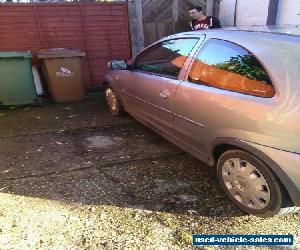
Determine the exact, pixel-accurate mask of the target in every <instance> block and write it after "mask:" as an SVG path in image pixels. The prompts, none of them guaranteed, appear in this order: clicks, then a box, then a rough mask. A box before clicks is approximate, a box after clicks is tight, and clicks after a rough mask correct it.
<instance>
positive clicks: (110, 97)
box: [105, 86, 125, 116]
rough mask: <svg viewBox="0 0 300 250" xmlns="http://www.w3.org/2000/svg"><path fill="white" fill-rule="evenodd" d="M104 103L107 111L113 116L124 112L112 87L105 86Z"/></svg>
mask: <svg viewBox="0 0 300 250" xmlns="http://www.w3.org/2000/svg"><path fill="white" fill-rule="evenodd" d="M105 97H106V103H107V105H108V108H109V111H110V113H111V114H112V115H113V116H121V115H124V114H125V111H124V108H123V106H122V104H121V102H120V99H119V98H118V96H117V94H116V92H115V91H114V90H113V88H112V87H110V86H107V87H106V89H105Z"/></svg>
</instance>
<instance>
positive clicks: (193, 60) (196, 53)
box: [183, 37, 277, 99]
mask: <svg viewBox="0 0 300 250" xmlns="http://www.w3.org/2000/svg"><path fill="white" fill-rule="evenodd" d="M210 40H219V41H223V42H228V43H231V44H234V45H236V46H238V47H240V48H242V49H244V50H246V51H247V52H249V53H251V54H252V55H253V56H254V57H255V59H256V60H257V61H258V62H259V63H260V64H261V65H262V67H263V69H264V70H265V71H266V73H267V74H268V76H269V78H270V80H271V86H272V87H273V89H274V95H273V96H257V95H253V94H250V93H244V92H240V91H235V90H231V89H224V88H221V87H220V88H219V87H215V86H209V85H207V84H205V83H195V82H191V81H189V73H190V71H191V69H192V67H193V65H194V62H195V61H196V58H197V55H198V54H199V53H200V52H201V51H202V50H203V47H204V46H205V45H206V44H207V43H208V42H209V41H210ZM183 81H185V82H188V83H190V84H194V85H199V86H205V87H209V88H214V89H220V90H224V91H229V92H232V93H238V94H242V95H247V96H252V97H257V98H264V99H270V98H274V97H275V96H276V94H277V87H276V84H275V85H274V84H273V83H274V79H273V77H272V74H270V70H269V69H268V67H266V65H265V63H264V62H262V61H261V59H260V58H259V57H258V56H256V53H255V52H253V51H252V50H250V49H248V48H246V47H244V46H243V45H240V44H238V43H236V42H233V41H230V40H226V39H222V38H218V37H210V38H205V39H204V41H203V42H202V44H201V45H200V46H199V48H198V49H197V51H196V52H195V53H194V54H193V59H192V61H191V63H190V64H189V65H188V69H187V71H186V74H185V76H184V79H183Z"/></svg>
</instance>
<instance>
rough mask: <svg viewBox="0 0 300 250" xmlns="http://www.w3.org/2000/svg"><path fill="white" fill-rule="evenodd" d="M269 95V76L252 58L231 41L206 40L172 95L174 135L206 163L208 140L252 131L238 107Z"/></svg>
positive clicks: (253, 124)
mask: <svg viewBox="0 0 300 250" xmlns="http://www.w3.org/2000/svg"><path fill="white" fill-rule="evenodd" d="M273 95H274V88H273V85H272V83H271V80H270V77H269V76H268V73H267V72H266V71H265V69H264V67H263V66H262V65H261V64H260V62H259V61H258V60H257V59H256V58H255V56H254V55H252V54H251V53H250V52H249V51H247V50H246V49H244V48H243V47H241V46H239V45H237V44H234V43H232V42H229V41H224V40H220V39H209V40H208V41H206V42H205V44H203V46H202V47H201V49H200V51H199V52H198V53H197V55H196V57H195V60H194V61H193V62H192V63H191V67H190V69H189V72H188V74H187V77H186V79H185V80H184V81H182V82H181V84H180V86H179V87H178V90H177V91H176V95H175V98H174V136H175V137H176V138H177V139H178V140H179V141H180V142H181V143H182V144H184V146H185V147H187V148H188V149H189V150H190V151H191V153H194V155H197V156H198V158H201V159H203V160H207V156H208V152H209V151H210V147H211V141H212V140H213V139H214V137H216V136H223V135H224V134H225V133H223V132H224V131H225V130H226V131H227V132H228V131H236V132H232V133H234V134H237V133H238V131H241V130H242V129H243V128H245V127H246V126H248V127H249V131H251V130H253V129H254V128H255V127H256V124H255V121H253V119H251V117H250V116H247V115H244V114H243V113H244V112H243V108H245V107H251V105H253V103H256V102H262V101H263V99H266V98H265V97H272V96H273ZM257 97H260V98H257ZM269 99H270V98H269ZM216 131H218V133H219V134H218V135H217V134H215V133H216ZM222 131H223V132H222ZM234 134H233V135H234ZM227 135H228V133H227Z"/></svg>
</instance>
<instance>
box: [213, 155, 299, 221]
mask: <svg viewBox="0 0 300 250" xmlns="http://www.w3.org/2000/svg"><path fill="white" fill-rule="evenodd" d="M217 173H218V178H219V181H220V183H221V186H222V187H223V188H224V190H225V193H226V194H227V196H228V197H229V198H230V199H231V200H232V201H233V203H234V204H236V205H237V206H238V207H239V208H240V209H242V210H243V211H245V212H247V213H249V214H253V215H256V216H259V217H272V216H274V215H283V214H286V213H290V212H296V211H297V210H298V208H295V207H292V208H282V207H283V206H284V204H285V197H284V192H283V190H282V188H281V184H280V182H279V181H278V179H277V178H276V176H275V175H274V174H273V172H272V171H271V170H270V169H269V168H268V167H267V166H266V165H265V164H264V163H263V162H262V161H261V160H259V159H258V158H256V157H255V156H253V155H252V154H250V153H247V152H245V151H241V150H229V151H226V152H224V153H223V154H222V155H221V156H220V157H219V159H218V162H217Z"/></svg>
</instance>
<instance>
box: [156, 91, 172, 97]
mask: <svg viewBox="0 0 300 250" xmlns="http://www.w3.org/2000/svg"><path fill="white" fill-rule="evenodd" d="M159 96H160V98H163V99H167V98H169V97H170V96H171V94H170V92H169V90H167V89H165V90H162V91H160V93H159Z"/></svg>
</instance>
